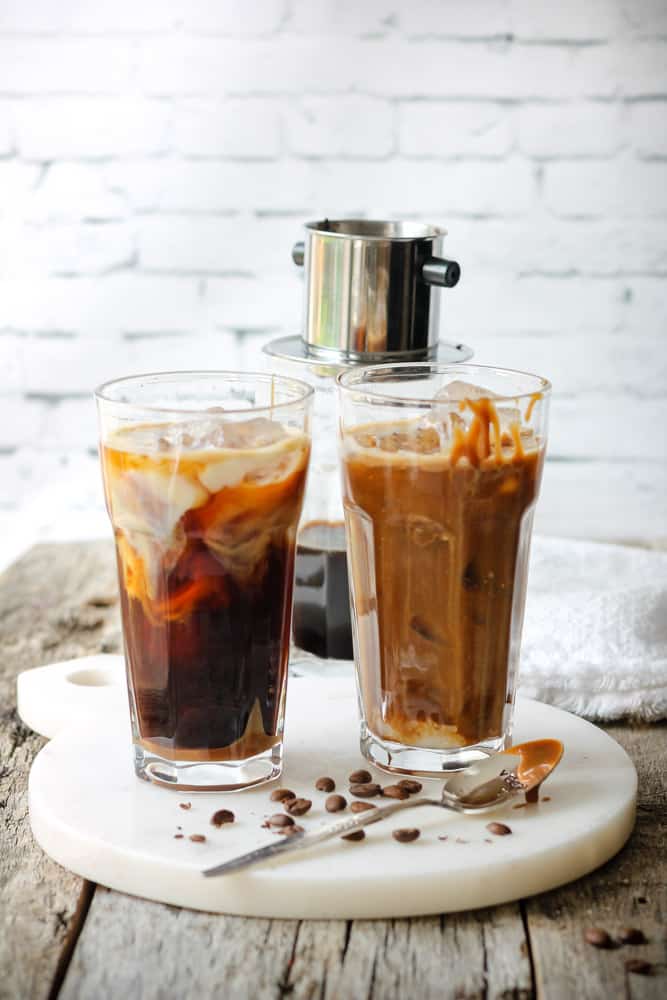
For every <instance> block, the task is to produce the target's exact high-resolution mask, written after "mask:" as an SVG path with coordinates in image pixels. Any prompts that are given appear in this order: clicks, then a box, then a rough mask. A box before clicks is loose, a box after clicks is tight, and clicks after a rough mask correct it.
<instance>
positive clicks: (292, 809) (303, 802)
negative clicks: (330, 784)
mask: <svg viewBox="0 0 667 1000" xmlns="http://www.w3.org/2000/svg"><path fill="white" fill-rule="evenodd" d="M312 804H313V803H312V802H311V801H310V799H288V800H287V802H285V803H284V808H285V810H286V812H288V813H289V814H290V816H303V815H304V814H305V813H307V812H308V810H309V809H310V807H311V806H312Z"/></svg>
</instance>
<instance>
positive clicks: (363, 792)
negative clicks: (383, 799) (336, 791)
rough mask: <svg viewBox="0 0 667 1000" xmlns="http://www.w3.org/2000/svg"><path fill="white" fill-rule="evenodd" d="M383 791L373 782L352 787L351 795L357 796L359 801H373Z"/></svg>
mask: <svg viewBox="0 0 667 1000" xmlns="http://www.w3.org/2000/svg"><path fill="white" fill-rule="evenodd" d="M381 791H382V789H381V788H380V786H379V785H376V784H375V783H374V782H373V781H367V782H363V783H362V784H359V785H356V784H355V785H350V793H351V794H352V795H356V796H357V798H359V799H372V798H374V796H376V795H379V794H380V792H381Z"/></svg>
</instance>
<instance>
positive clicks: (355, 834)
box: [340, 830, 366, 840]
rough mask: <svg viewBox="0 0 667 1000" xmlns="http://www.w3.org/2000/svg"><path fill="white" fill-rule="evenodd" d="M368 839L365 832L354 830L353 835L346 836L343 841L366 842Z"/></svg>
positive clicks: (347, 834)
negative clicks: (365, 839)
mask: <svg viewBox="0 0 667 1000" xmlns="http://www.w3.org/2000/svg"><path fill="white" fill-rule="evenodd" d="M365 837H366V832H365V830H353V831H352V833H346V834H344V835H343V836H342V837H341V838H340V839H341V840H364V838H365Z"/></svg>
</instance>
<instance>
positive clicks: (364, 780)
mask: <svg viewBox="0 0 667 1000" xmlns="http://www.w3.org/2000/svg"><path fill="white" fill-rule="evenodd" d="M372 780H373V775H372V774H371V773H370V771H364V769H363V768H360V770H358V771H353V772H352V774H351V775H350V784H351V785H366V784H368V782H369V781H372Z"/></svg>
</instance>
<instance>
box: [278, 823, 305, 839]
mask: <svg viewBox="0 0 667 1000" xmlns="http://www.w3.org/2000/svg"><path fill="white" fill-rule="evenodd" d="M277 832H278V833H283V834H284V835H285V836H286V837H293V836H294V835H295V834H296V833H303V832H304V829H303V827H302V826H297V824H296V823H295V824H294V826H283V827H281V828H280V829H279V830H278V831H277Z"/></svg>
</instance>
